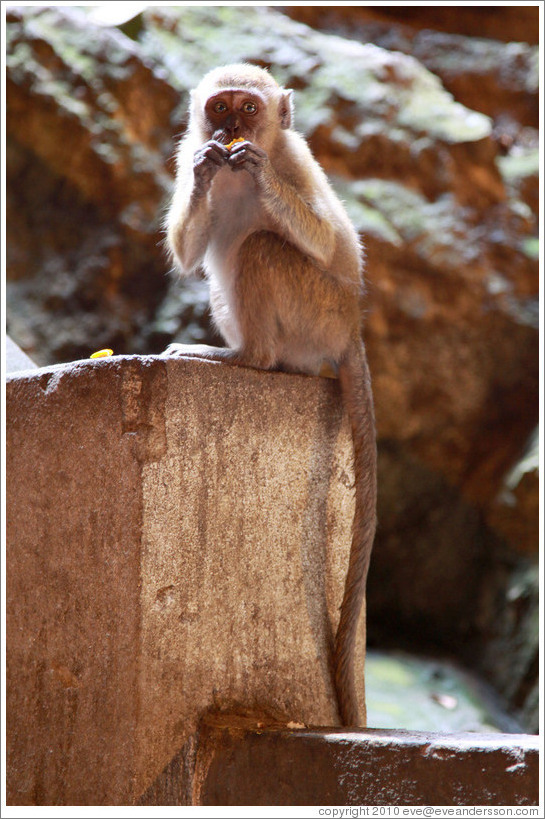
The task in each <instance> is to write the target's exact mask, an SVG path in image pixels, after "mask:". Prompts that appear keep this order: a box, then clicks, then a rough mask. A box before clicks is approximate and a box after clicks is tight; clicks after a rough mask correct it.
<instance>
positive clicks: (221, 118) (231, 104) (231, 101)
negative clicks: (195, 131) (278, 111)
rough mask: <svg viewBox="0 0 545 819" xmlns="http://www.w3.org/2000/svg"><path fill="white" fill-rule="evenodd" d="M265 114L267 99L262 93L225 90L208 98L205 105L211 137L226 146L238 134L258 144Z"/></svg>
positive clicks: (206, 122) (207, 128) (209, 136)
mask: <svg viewBox="0 0 545 819" xmlns="http://www.w3.org/2000/svg"><path fill="white" fill-rule="evenodd" d="M266 114H267V105H266V100H265V99H264V97H262V96H261V95H260V94H259V93H256V92H255V91H247V90H244V89H240V90H234V89H225V90H223V89H222V90H220V91H218V92H217V93H215V94H212V96H210V97H208V99H207V100H206V103H205V106H204V120H205V126H206V130H207V131H208V138H209V139H217V140H218V142H221V143H223V144H224V145H227V144H228V143H229V142H232V141H233V139H238V138H239V137H243V138H244V139H247V140H249V141H250V142H254V143H256V144H259V142H260V140H259V137H260V133H261V131H262V130H263V127H264V126H265V125H266V119H267V117H266Z"/></svg>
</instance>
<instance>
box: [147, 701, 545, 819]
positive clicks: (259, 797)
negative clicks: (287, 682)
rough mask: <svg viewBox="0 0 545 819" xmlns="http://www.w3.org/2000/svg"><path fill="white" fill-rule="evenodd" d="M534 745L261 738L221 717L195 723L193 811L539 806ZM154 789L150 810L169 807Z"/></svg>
mask: <svg viewBox="0 0 545 819" xmlns="http://www.w3.org/2000/svg"><path fill="white" fill-rule="evenodd" d="M539 744H540V742H539V737H538V736H528V735H516V734H471V733H465V734H433V733H425V732H408V731H386V730H371V729H368V730H363V731H339V730H335V729H322V730H303V731H288V730H286V728H285V727H284V728H278V729H276V730H274V729H269V730H267V731H260V730H256V728H255V725H254V726H251V725H250V723H249V721H245V720H240V719H239V720H236V719H233V718H222V717H221V716H219V717H215V718H207V719H206V720H205V722H204V724H203V725H202V729H201V735H200V741H199V744H198V749H197V753H196V755H195V761H194V763H193V797H192V798H193V799H194V801H195V802H196V804H200V805H390V806H391V805H430V806H431V805H434V806H437V805H537V804H539ZM178 778H179V779H180V777H178ZM158 784H159V783H158ZM161 785H162V788H163V793H162V794H161V796H160V794H159V793H158V791H157V789H156V792H155V794H154V796H155V799H156V800H157V801H155V802H148V803H147V804H172V803H170V802H168V801H167V799H168V790H167V785H168V783H167V779H166V778H165V777H163V778H162V780H161ZM161 797H165V801H161ZM369 815H371V814H369ZM426 815H427V814H426Z"/></svg>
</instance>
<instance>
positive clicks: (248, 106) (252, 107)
mask: <svg viewBox="0 0 545 819" xmlns="http://www.w3.org/2000/svg"><path fill="white" fill-rule="evenodd" d="M242 110H243V111H244V113H245V114H255V112H256V111H257V105H256V104H255V102H245V103H244V105H243V106H242Z"/></svg>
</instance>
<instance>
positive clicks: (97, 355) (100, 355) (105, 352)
mask: <svg viewBox="0 0 545 819" xmlns="http://www.w3.org/2000/svg"><path fill="white" fill-rule="evenodd" d="M113 354H114V351H113V350H108V349H105V350H97V351H96V353H93V354H92V355H91V356H90V358H107V357H108V356H109V355H113Z"/></svg>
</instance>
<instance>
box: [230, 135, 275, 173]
mask: <svg viewBox="0 0 545 819" xmlns="http://www.w3.org/2000/svg"><path fill="white" fill-rule="evenodd" d="M227 161H228V163H229V165H230V166H231V170H233V171H242V170H244V171H248V173H251V174H252V176H256V175H257V174H258V173H259V172H260V171H261V170H262V169H263V168H264V167H265V166H266V165H267V164H268V162H269V157H268V156H267V152H266V151H264V150H263V148H258V146H257V145H254V144H253V142H248V141H245V142H238V143H237V144H236V145H233V148H232V149H231V152H230V154H229V159H228V160H227Z"/></svg>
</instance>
